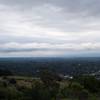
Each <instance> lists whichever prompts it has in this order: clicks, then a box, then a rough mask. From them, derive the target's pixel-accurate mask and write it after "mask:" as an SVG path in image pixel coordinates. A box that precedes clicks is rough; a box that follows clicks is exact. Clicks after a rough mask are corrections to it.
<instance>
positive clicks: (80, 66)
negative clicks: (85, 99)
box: [0, 57, 100, 76]
mask: <svg viewBox="0 0 100 100" xmlns="http://www.w3.org/2000/svg"><path fill="white" fill-rule="evenodd" d="M45 67H46V68H49V69H50V70H54V71H56V72H58V73H60V74H64V75H80V74H90V73H93V72H97V71H99V70H100V58H95V57H94V58H10V59H9V58H4V59H3V58H1V59H0V69H7V70H10V71H11V72H12V73H13V74H15V75H24V76H25V75H26V76H36V75H37V72H38V71H39V70H40V69H41V68H45Z"/></svg>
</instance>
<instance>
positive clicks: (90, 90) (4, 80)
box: [0, 70, 100, 100]
mask: <svg viewBox="0 0 100 100" xmlns="http://www.w3.org/2000/svg"><path fill="white" fill-rule="evenodd" d="M99 95H100V81H99V80H97V79H95V78H94V77H92V76H75V77H74V78H73V79H66V80H65V79H63V78H61V77H60V76H59V75H58V74H56V73H54V72H52V71H48V70H43V71H41V72H40V73H39V78H32V77H18V76H1V77H0V100H100V96H99Z"/></svg>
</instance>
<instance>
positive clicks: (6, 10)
mask: <svg viewBox="0 0 100 100" xmlns="http://www.w3.org/2000/svg"><path fill="white" fill-rule="evenodd" d="M99 4H100V1H99V0H43V1H42V0H0V56H65V55H66V56H67V55H72V54H73V52H75V53H76V54H77V55H80V54H82V53H83V52H86V53H89V52H97V53H98V54H99V50H100V39H99V38H100V6H99Z"/></svg>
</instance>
